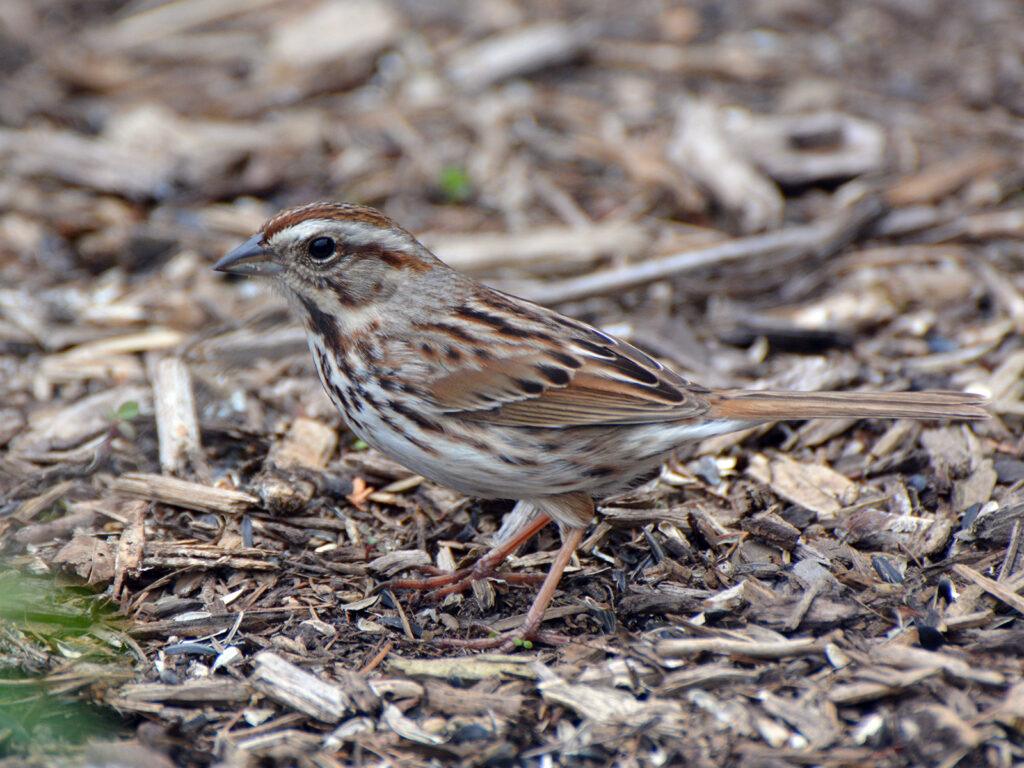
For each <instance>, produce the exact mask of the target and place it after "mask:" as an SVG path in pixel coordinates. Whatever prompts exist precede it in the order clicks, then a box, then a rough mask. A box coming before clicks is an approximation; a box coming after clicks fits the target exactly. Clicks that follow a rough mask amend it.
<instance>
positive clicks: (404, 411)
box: [389, 400, 443, 432]
mask: <svg viewBox="0 0 1024 768" xmlns="http://www.w3.org/2000/svg"><path fill="white" fill-rule="evenodd" d="M389 405H390V406H391V410H392V411H394V412H395V413H397V414H398V415H399V416H404V417H405V418H407V419H408V420H409V421H411V422H412V423H413V424H415V425H416V426H418V427H419V428H420V429H423V430H425V431H427V432H441V431H443V430H442V429H441V427H440V426H438V424H437V423H436V422H434V421H433V420H432V419H428V418H427V417H426V416H424V415H423V414H422V413H419V412H418V411H416V410H415V409H413V408H410V407H409V406H407V405H405V404H403V403H400V402H398V401H397V400H396V401H392V402H390V403H389Z"/></svg>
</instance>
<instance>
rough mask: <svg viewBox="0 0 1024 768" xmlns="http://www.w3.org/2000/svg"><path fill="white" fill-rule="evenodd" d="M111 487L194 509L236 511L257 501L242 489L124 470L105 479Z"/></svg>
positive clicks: (131, 494) (199, 510) (145, 497)
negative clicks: (230, 488)
mask: <svg viewBox="0 0 1024 768" xmlns="http://www.w3.org/2000/svg"><path fill="white" fill-rule="evenodd" d="M108 486H109V487H110V489H111V490H113V491H117V492H119V493H125V494H128V495H130V496H139V497H141V498H143V499H150V500H152V501H159V502H162V503H164V504H170V505H171V506H175V507H181V508H182V509H192V510H195V511H197V512H225V513H227V514H237V513H239V512H244V511H245V510H247V509H249V508H250V507H253V506H255V505H257V504H259V501H260V500H259V499H258V498H256V497H255V496H250V495H249V494H248V493H243V492H242V491H233V490H229V489H227V488H214V487H212V486H209V485H201V484H200V483H191V482H189V481H187V480H178V479H177V478H173V477H163V476H161V475H153V474H146V473H142V472H128V473H125V474H123V475H121V476H120V477H115V478H111V479H110V481H109V482H108Z"/></svg>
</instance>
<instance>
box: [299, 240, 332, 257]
mask: <svg viewBox="0 0 1024 768" xmlns="http://www.w3.org/2000/svg"><path fill="white" fill-rule="evenodd" d="M306 250H308V251H309V258H311V259H315V260H316V261H325V260H326V259H329V258H331V256H333V255H334V241H333V240H331V238H329V237H316V238H313V239H312V240H310V241H309V245H308V246H306Z"/></svg>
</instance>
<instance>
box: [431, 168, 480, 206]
mask: <svg viewBox="0 0 1024 768" xmlns="http://www.w3.org/2000/svg"><path fill="white" fill-rule="evenodd" d="M439 183H440V187H441V194H442V195H444V199H445V200H447V201H448V202H449V203H464V202H466V201H467V200H469V198H471V197H472V196H473V182H472V181H470V180H469V172H468V171H467V170H466V169H465V168H463V167H462V166H461V165H449V166H448V167H446V168H444V169H442V171H441V178H440V179H439Z"/></svg>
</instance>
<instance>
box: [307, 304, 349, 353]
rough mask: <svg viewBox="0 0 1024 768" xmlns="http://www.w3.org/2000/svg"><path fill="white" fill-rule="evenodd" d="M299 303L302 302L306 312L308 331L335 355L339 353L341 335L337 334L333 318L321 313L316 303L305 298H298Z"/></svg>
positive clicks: (336, 326) (336, 325)
mask: <svg viewBox="0 0 1024 768" xmlns="http://www.w3.org/2000/svg"><path fill="white" fill-rule="evenodd" d="M299 301H301V302H302V306H303V307H304V308H305V310H306V321H307V323H308V325H309V330H310V331H312V332H313V333H315V334H316V335H317V336H319V337H320V339H321V340H322V342H323V346H324V347H327V348H330V349H332V350H334V351H335V353H340V352H341V350H342V343H341V342H342V340H341V334H339V333H338V324H337V323H336V322H334V318H333V317H331V316H330V315H329V314H327V313H326V312H323V311H321V309H320V307H318V306H317V305H316V302H313V301H311V300H310V299H307V298H306V297H305V296H300V297H299Z"/></svg>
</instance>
